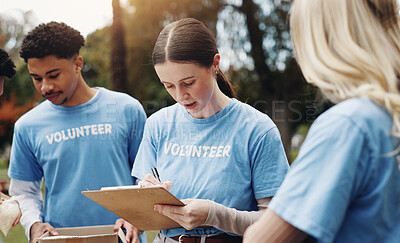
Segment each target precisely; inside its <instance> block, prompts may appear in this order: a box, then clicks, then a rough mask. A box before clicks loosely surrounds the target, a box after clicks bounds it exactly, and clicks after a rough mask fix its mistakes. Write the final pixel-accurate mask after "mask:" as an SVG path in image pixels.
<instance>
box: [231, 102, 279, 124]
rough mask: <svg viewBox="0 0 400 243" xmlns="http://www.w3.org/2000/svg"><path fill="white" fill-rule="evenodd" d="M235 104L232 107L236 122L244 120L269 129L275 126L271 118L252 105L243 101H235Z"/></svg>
mask: <svg viewBox="0 0 400 243" xmlns="http://www.w3.org/2000/svg"><path fill="white" fill-rule="evenodd" d="M236 102H237V104H236V105H235V108H234V109H233V111H234V113H235V114H236V115H235V117H237V118H236V119H237V121H238V122H245V123H248V124H255V125H261V126H262V127H263V128H266V129H270V128H272V127H276V125H275V123H274V122H273V121H272V119H271V118H270V117H269V116H268V115H267V114H266V113H264V112H262V111H260V110H257V109H256V108H254V107H253V106H251V105H249V104H247V103H243V102H241V101H236Z"/></svg>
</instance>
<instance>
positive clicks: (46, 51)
mask: <svg viewBox="0 0 400 243" xmlns="http://www.w3.org/2000/svg"><path fill="white" fill-rule="evenodd" d="M84 45H85V39H84V38H83V36H82V35H81V33H80V32H79V31H77V30H76V29H74V28H72V27H70V26H68V25H66V24H64V23H58V22H54V21H52V22H49V23H47V24H40V25H38V26H37V27H36V28H34V29H33V30H32V31H30V32H29V33H28V34H27V35H26V36H25V38H24V39H23V41H22V45H21V50H20V52H19V54H20V56H21V57H22V58H23V59H24V60H25V62H27V61H28V59H29V58H42V57H46V56H50V55H55V56H56V57H57V58H66V59H68V58H70V57H73V56H74V55H76V54H79V49H80V48H81V47H82V46H84Z"/></svg>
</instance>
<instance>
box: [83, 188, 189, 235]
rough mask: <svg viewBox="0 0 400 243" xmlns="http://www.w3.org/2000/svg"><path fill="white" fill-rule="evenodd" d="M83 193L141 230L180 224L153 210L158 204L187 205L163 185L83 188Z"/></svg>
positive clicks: (172, 226) (158, 228) (169, 227)
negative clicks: (95, 189)
mask: <svg viewBox="0 0 400 243" xmlns="http://www.w3.org/2000/svg"><path fill="white" fill-rule="evenodd" d="M82 194H83V195H85V196H87V197H88V198H90V199H92V200H93V201H95V202H97V203H98V204H100V205H101V206H103V207H105V208H106V209H108V210H110V211H111V212H113V213H115V214H116V215H118V216H119V217H121V218H123V219H125V220H126V221H128V222H129V223H131V224H132V225H134V226H135V227H136V228H138V229H139V230H163V229H171V228H177V227H181V226H180V225H179V224H178V223H177V222H175V221H173V220H172V219H170V218H168V217H166V216H164V215H162V214H160V213H158V212H157V211H154V205H155V204H167V205H177V206H185V204H184V203H183V202H182V201H180V200H179V199H177V198H176V197H175V196H174V195H172V194H171V193H170V192H169V191H167V190H166V189H165V188H163V187H142V188H138V187H132V186H131V187H129V186H128V187H125V188H124V187H118V188H117V189H114V188H110V189H107V188H106V189H102V190H98V191H83V192H82Z"/></svg>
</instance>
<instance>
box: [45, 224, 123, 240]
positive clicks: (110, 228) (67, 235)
mask: <svg viewBox="0 0 400 243" xmlns="http://www.w3.org/2000/svg"><path fill="white" fill-rule="evenodd" d="M56 230H57V232H58V233H59V235H58V236H51V235H50V234H49V232H47V233H45V234H43V235H42V236H41V237H40V238H39V239H38V242H39V243H118V237H119V238H120V239H121V241H122V242H124V243H126V241H125V234H124V232H123V231H122V230H121V229H120V230H119V231H118V232H116V233H114V225H101V226H87V227H71V228H57V229H56Z"/></svg>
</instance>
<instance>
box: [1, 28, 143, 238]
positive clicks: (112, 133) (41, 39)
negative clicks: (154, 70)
mask: <svg viewBox="0 0 400 243" xmlns="http://www.w3.org/2000/svg"><path fill="white" fill-rule="evenodd" d="M84 44H85V40H84V39H83V37H82V35H81V34H80V33H79V31H77V30H75V29H73V28H71V27H70V26H68V25H66V24H64V23H57V22H50V23H47V24H41V25H39V26H37V27H36V28H35V29H33V30H32V31H31V32H29V33H28V34H27V35H26V36H25V38H24V39H23V41H22V45H21V50H20V56H21V57H22V58H23V59H24V60H25V62H26V63H27V66H28V70H29V74H30V75H31V77H32V79H33V84H34V86H35V88H36V90H37V91H38V92H39V93H40V94H41V95H42V96H43V97H44V98H45V99H46V100H45V101H43V102H42V103H41V104H39V105H38V106H37V107H35V108H34V109H32V110H30V111H29V112H27V113H26V114H25V115H23V116H22V117H21V118H20V119H19V120H18V121H17V122H16V124H15V129H14V139H13V144H12V149H11V156H10V168H9V171H8V175H9V176H10V178H11V185H10V194H11V195H20V194H25V198H24V199H23V200H22V201H20V204H21V209H22V215H23V216H22V218H21V224H22V225H23V227H24V228H25V232H26V235H27V236H28V238H29V239H30V240H31V241H35V239H36V238H39V237H40V236H41V235H42V234H43V233H44V232H46V231H49V232H50V234H52V235H57V234H58V233H57V231H56V230H55V228H62V227H77V226H90V225H108V224H114V223H115V221H116V220H117V219H118V217H117V216H116V215H115V214H113V213H112V212H110V211H108V210H107V209H105V208H103V207H102V206H100V205H99V204H97V203H95V202H94V201H92V200H90V199H89V198H87V197H85V196H83V195H82V194H81V191H84V190H98V189H100V188H101V187H105V186H122V185H132V184H134V183H135V181H134V178H133V177H132V176H131V175H130V171H131V169H132V165H133V162H134V159H135V156H136V153H137V150H138V147H139V144H140V141H141V139H142V134H143V128H144V123H145V120H146V115H145V113H144V109H143V107H142V105H141V104H140V103H139V102H138V101H137V100H136V99H134V98H132V97H131V96H129V95H127V94H123V93H119V92H114V91H110V90H107V89H105V88H101V87H94V88H93V87H89V86H88V85H87V84H86V82H85V80H84V79H83V77H82V74H81V69H82V66H83V58H82V57H81V56H80V55H79V49H80V48H81V47H82V46H84ZM43 179H44V181H45V199H44V206H43V200H42V193H41V185H42V181H43ZM43 207H44V209H43ZM42 211H43V213H42ZM134 234H136V235H135V239H136V240H137V241H138V231H137V230H134ZM143 237H144V235H143Z"/></svg>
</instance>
